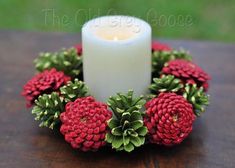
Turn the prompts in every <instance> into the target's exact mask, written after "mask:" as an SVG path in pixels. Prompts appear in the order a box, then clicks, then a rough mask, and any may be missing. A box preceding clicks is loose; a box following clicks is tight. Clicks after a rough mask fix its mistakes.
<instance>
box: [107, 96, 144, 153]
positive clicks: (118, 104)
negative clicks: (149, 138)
mask: <svg viewBox="0 0 235 168" xmlns="http://www.w3.org/2000/svg"><path fill="white" fill-rule="evenodd" d="M144 104H145V101H144V100H143V97H137V98H134V97H133V91H129V92H128V93H127V94H121V93H118V94H117V95H116V96H112V97H110V98H109V100H108V105H109V107H110V108H111V109H112V111H113V113H114V117H113V118H112V119H110V120H109V121H108V126H109V129H110V132H109V133H107V134H106V141H107V142H108V143H110V144H111V145H112V148H114V149H116V150H117V151H122V150H124V151H127V152H131V151H132V150H134V148H135V147H139V146H141V145H143V144H144V142H145V135H146V134H147V128H146V127H145V126H144V124H143V117H142V115H143V112H142V111H141V109H142V107H143V105H144Z"/></svg>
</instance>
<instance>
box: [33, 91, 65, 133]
mask: <svg viewBox="0 0 235 168" xmlns="http://www.w3.org/2000/svg"><path fill="white" fill-rule="evenodd" d="M64 105H65V102H64V99H63V98H62V97H60V96H59V95H58V93H56V92H53V93H51V94H44V95H42V96H39V97H38V99H37V100H35V106H34V108H33V110H32V114H34V115H35V120H39V121H40V122H41V123H40V125H39V126H40V127H49V128H51V129H54V127H55V126H57V125H58V124H60V113H61V112H63V111H64Z"/></svg>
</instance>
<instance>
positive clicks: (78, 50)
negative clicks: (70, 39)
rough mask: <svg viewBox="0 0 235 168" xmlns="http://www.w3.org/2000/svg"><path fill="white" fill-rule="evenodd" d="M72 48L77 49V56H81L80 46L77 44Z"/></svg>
mask: <svg viewBox="0 0 235 168" xmlns="http://www.w3.org/2000/svg"><path fill="white" fill-rule="evenodd" d="M74 47H75V48H76V49H77V54H78V55H79V56H81V55H82V44H77V45H75V46H74Z"/></svg>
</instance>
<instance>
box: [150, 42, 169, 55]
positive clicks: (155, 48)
mask: <svg viewBox="0 0 235 168" xmlns="http://www.w3.org/2000/svg"><path fill="white" fill-rule="evenodd" d="M170 50H172V49H171V48H170V47H169V46H168V45H166V44H163V43H159V42H158V41H153V42H152V52H153V51H170Z"/></svg>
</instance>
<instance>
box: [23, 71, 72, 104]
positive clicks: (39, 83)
mask: <svg viewBox="0 0 235 168" xmlns="http://www.w3.org/2000/svg"><path fill="white" fill-rule="evenodd" d="M69 80H70V77H68V76H66V75H65V74H64V73H63V72H60V71H57V70H56V69H54V68H53V69H51V70H45V71H43V72H41V73H39V74H37V75H35V76H34V77H33V78H32V79H30V80H29V81H28V82H27V83H26V84H25V85H24V86H23V91H22V95H23V96H24V97H25V99H26V101H27V107H30V106H32V105H33V104H34V100H35V99H37V98H38V96H39V95H42V94H44V93H51V92H53V91H57V90H58V89H59V88H60V87H61V86H63V85H65V84H66V83H67V82H68V81H69Z"/></svg>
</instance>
